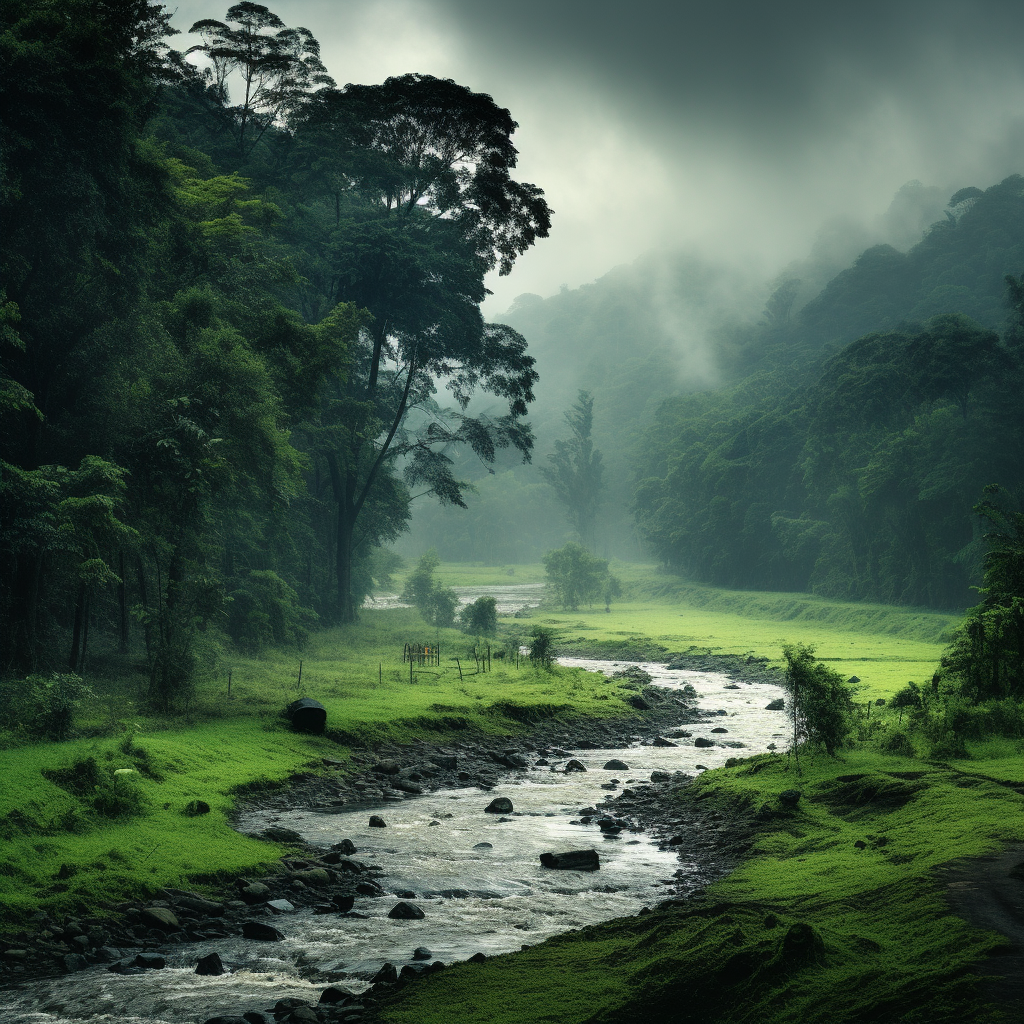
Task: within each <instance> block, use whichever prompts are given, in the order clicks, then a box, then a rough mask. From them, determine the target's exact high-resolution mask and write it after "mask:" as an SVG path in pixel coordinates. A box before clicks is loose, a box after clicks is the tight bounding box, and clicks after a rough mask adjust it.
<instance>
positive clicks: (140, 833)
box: [0, 610, 629, 927]
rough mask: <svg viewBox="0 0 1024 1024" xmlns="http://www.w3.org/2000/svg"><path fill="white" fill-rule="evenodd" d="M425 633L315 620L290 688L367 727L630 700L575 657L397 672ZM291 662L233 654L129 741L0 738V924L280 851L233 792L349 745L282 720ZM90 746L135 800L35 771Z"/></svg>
mask: <svg viewBox="0 0 1024 1024" xmlns="http://www.w3.org/2000/svg"><path fill="white" fill-rule="evenodd" d="M427 639H430V640H434V639H435V634H434V631H433V630H430V629H428V628H426V627H425V626H424V625H423V623H422V620H420V619H419V618H418V616H417V615H416V613H414V612H412V611H408V610H399V611H394V612H366V613H364V616H363V621H362V622H361V623H360V624H359V625H357V626H355V627H352V628H348V629H336V630H330V631H327V632H325V633H323V634H320V635H319V636H318V637H317V638H316V640H315V641H314V643H312V644H311V645H310V649H309V650H308V651H306V652H305V653H304V654H303V660H304V665H303V677H302V678H303V685H302V690H301V693H304V694H308V695H309V696H314V697H316V698H317V699H319V700H320V701H321V702H322V703H323V704H324V705H325V706H326V707H327V710H328V726H329V728H330V729H334V730H338V731H339V732H340V733H342V734H343V735H342V739H344V734H348V735H351V736H357V737H359V738H360V739H361V740H362V741H364V742H367V741H368V742H377V741H385V740H392V741H399V742H402V741H409V740H412V739H415V738H418V737H424V736H427V737H429V738H431V739H435V740H436V739H438V738H442V737H443V736H444V735H445V729H446V728H451V727H456V728H458V727H466V726H468V727H471V728H476V729H479V730H482V731H485V732H513V731H515V730H516V729H518V728H521V726H520V725H519V724H518V722H517V721H515V720H513V719H511V718H509V717H507V716H506V715H504V714H503V713H502V712H501V709H500V708H496V705H499V704H507V705H511V706H514V707H516V708H520V709H523V711H522V712H521V714H522V715H523V717H526V716H529V715H531V714H535V715H539V716H546V715H549V714H552V713H557V712H562V713H566V712H572V713H575V714H584V715H594V716H604V715H609V714H615V713H620V714H621V713H623V712H627V711H628V710H629V709H628V708H626V706H625V705H624V704H623V703H622V702H621V701H620V700H619V699H618V697H617V696H616V693H615V690H613V689H610V688H609V687H608V686H607V685H606V684H605V683H603V682H601V681H598V680H597V677H594V676H591V675H588V674H587V673H583V672H578V671H571V672H568V671H567V672H559V673H555V674H551V673H546V672H538V671H536V670H535V669H533V668H532V667H529V666H528V664H524V666H523V667H522V668H521V669H519V670H516V669H515V668H514V667H510V668H506V667H504V666H500V665H499V664H498V663H497V662H495V663H494V671H493V672H491V673H488V674H486V675H479V676H475V675H469V674H468V670H467V669H465V663H464V670H465V671H466V672H467V675H466V678H465V679H464V680H463V681H460V679H459V674H458V671H457V668H456V667H455V665H454V664H452V663H450V662H448V661H447V655H445V656H444V659H443V663H442V670H441V671H440V673H437V674H435V673H431V672H429V671H424V672H419V671H418V672H417V674H416V677H415V679H416V682H415V684H414V685H412V686H410V685H409V681H408V680H409V675H408V668H404V669H403V667H402V665H401V651H402V645H403V643H404V642H405V641H406V640H408V641H420V642H422V641H425V640H427ZM441 643H442V645H443V648H442V650H443V652H446V651H447V652H450V653H451V654H455V653H456V652H458V653H459V654H462V655H464V654H465V653H466V652H465V648H466V647H467V646H469V644H470V643H471V640H470V639H469V638H467V637H466V636H464V635H463V634H461V633H457V632H455V631H448V632H445V631H442V634H441ZM470 664H471V665H472V661H471V660H470ZM382 666H383V667H382ZM435 671H436V670H435ZM297 677H298V659H297V657H296V656H285V655H280V654H278V655H273V656H271V657H268V658H267V659H265V660H261V661H256V660H246V659H237V660H236V661H235V663H234V665H233V670H232V699H230V700H229V699H228V698H227V694H226V681H225V679H223V678H221V679H218V680H217V681H216V682H213V683H210V684H208V685H207V686H206V687H204V688H203V689H202V690H201V691H200V693H199V694H198V697H197V700H196V702H195V705H194V707H193V711H192V715H193V717H194V718H196V719H198V720H199V721H198V724H192V725H189V724H187V723H182V722H176V721H167V720H160V719H137V716H134V717H135V718H136V719H137V720H138V722H139V724H140V725H141V731H140V732H139V734H138V735H137V737H136V738H135V740H134V743H133V749H132V750H131V751H130V752H126V750H125V749H124V745H123V742H122V740H121V739H119V738H118V737H117V736H110V735H107V736H99V737H96V738H88V739H76V740H71V741H67V742H63V743H43V744H28V745H11V746H10V748H9V749H7V750H5V751H2V752H0V778H2V779H3V786H2V788H0V839H2V840H3V852H2V854H0V901H2V902H3V903H4V904H5V905H6V906H7V907H8V908H9V911H10V913H9V914H8V915H7V916H6V919H5V922H4V923H5V924H6V925H7V926H8V927H10V926H12V925H13V924H16V920H15V919H16V918H17V917H18V916H19V915H21V914H23V913H28V912H30V911H32V910H35V909H38V908H40V907H42V908H46V909H49V908H53V909H55V910H58V911H60V910H65V909H72V908H78V907H81V906H83V905H88V904H90V903H94V902H95V901H96V900H102V899H119V898H125V897H127V896H128V895H130V894H132V893H133V892H137V891H138V889H139V888H140V887H157V886H163V885H181V884H183V883H184V882H185V881H186V880H187V879H188V878H189V877H194V876H196V875H200V876H201V875H209V874H212V873H215V872H220V871H223V872H240V871H243V870H245V869H248V868H251V867H254V866H256V865H259V864H260V863H264V862H268V861H272V860H275V859H277V857H278V856H280V852H281V851H280V849H279V848H278V847H276V846H275V845H274V844H270V843H264V842H259V841H255V840H249V839H245V838H242V837H240V836H239V835H238V833H236V832H234V831H233V830H232V829H231V828H230V826H229V824H228V815H229V812H230V809H231V805H232V795H231V794H232V792H233V791H234V790H235V789H236V788H238V787H245V786H249V785H252V784H253V783H254V782H257V783H260V782H273V781H277V780H282V779H285V778H287V777H288V776H289V775H291V774H293V773H295V772H296V771H299V770H301V769H303V768H308V767H309V766H311V765H312V766H313V767H317V766H319V765H320V763H321V762H320V759H321V758H322V757H324V756H329V757H332V758H340V757H343V756H345V754H346V748H344V747H342V746H339V745H338V744H337V743H335V742H332V741H331V740H330V739H328V738H325V737H308V736H300V735H296V734H294V733H292V732H290V731H289V730H287V729H286V728H285V723H284V721H283V719H282V718H281V716H280V710H281V708H283V707H284V705H285V704H287V703H288V702H289V701H291V700H294V699H295V698H296V697H297V696H299V694H300V691H299V690H298V689H297V685H296V684H297ZM134 685H135V684H134V683H133V681H132V680H131V679H130V678H118V679H114V680H112V681H110V682H109V684H107V685H105V684H103V683H102V682H98V683H96V687H97V690H98V691H99V693H98V696H97V699H96V701H95V702H94V705H93V706H92V707H91V708H89V709H86V712H85V714H84V715H83V723H84V724H85V725H86V726H90V725H91V726H92V727H93V729H94V731H99V730H100V728H101V726H103V724H104V722H107V721H109V720H110V719H111V716H112V714H113V713H116V711H117V710H118V709H119V710H120V711H122V712H124V713H126V714H128V715H131V706H130V704H129V700H130V697H131V696H134V695H135V693H134V689H133V687H134ZM112 709H113V712H112ZM517 713H518V712H517ZM439 729H440V731H438V730H439ZM8 741H9V742H10V737H9V736H8ZM89 757H92V758H95V759H96V761H97V763H98V764H99V766H100V768H101V770H102V771H103V772H104V773H107V772H109V771H112V770H114V769H117V768H135V769H136V770H137V775H136V776H135V778H137V779H138V783H139V786H140V788H141V789H142V791H143V793H144V795H145V798H146V800H147V802H148V812H147V813H146V814H145V815H143V816H140V817H136V818H132V819H129V820H126V821H110V820H108V819H102V818H97V816H96V815H95V814H94V813H93V812H92V811H91V809H90V806H89V797H90V796H91V794H86V795H85V796H84V797H78V796H75V795H74V794H72V793H69V792H67V791H65V789H63V788H61V787H60V786H58V785H56V784H55V783H54V782H52V781H50V780H48V779H47V778H46V777H45V776H44V775H43V774H42V773H43V771H44V770H45V771H53V770H54V769H57V770H60V769H63V768H67V767H69V766H72V765H74V764H75V763H76V762H79V761H82V760H83V759H85V758H89ZM196 799H201V800H205V801H206V802H207V803H209V804H210V805H211V808H212V811H211V813H210V814H209V815H204V816H202V817H187V816H185V815H183V814H182V810H183V808H184V807H185V805H186V804H187V803H189V801H191V800H196ZM69 830H70V831H69ZM62 864H69V865H76V866H77V867H78V872H77V873H76V874H75V875H74V876H73V877H71V878H67V879H57V878H56V877H55V876H56V875H57V873H58V872H59V871H60V867H61V865H62Z"/></svg>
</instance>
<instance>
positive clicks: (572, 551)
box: [544, 543, 619, 611]
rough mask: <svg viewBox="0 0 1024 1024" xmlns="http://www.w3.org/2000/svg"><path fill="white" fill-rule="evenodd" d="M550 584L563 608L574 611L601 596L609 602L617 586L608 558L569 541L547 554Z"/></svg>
mask: <svg viewBox="0 0 1024 1024" xmlns="http://www.w3.org/2000/svg"><path fill="white" fill-rule="evenodd" d="M544 568H545V569H546V570H547V581H548V585H549V586H550V587H551V589H552V590H553V591H554V593H555V595H556V596H557V598H558V601H559V602H560V603H561V605H562V607H563V608H567V609H569V610H570V611H575V610H576V609H577V608H579V606H580V605H581V604H588V605H592V604H593V603H594V601H596V600H598V599H600V598H601V597H602V596H604V597H605V598H606V603H607V604H609V605H610V604H611V598H612V597H613V596H614V593H615V591H617V590H618V589H619V588H618V581H617V580H615V577H613V576H612V575H611V573H609V571H608V560H607V559H605V558H595V557H594V556H593V555H592V554H591V553H590V552H589V551H588V550H587V549H586V548H585V547H583V545H582V544H575V543H569V544H566V545H565V547H563V548H559V549H558V550H556V551H549V552H548V553H547V554H546V555H545V556H544Z"/></svg>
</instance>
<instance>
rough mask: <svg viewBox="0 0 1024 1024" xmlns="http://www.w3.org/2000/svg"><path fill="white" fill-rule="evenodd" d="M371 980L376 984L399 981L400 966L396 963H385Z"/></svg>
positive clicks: (388, 983) (389, 983)
mask: <svg viewBox="0 0 1024 1024" xmlns="http://www.w3.org/2000/svg"><path fill="white" fill-rule="evenodd" d="M370 981H371V982H373V984H374V985H382V984H383V985H393V984H394V983H395V982H396V981H398V968H397V967H395V965H394V964H384V965H383V966H382V967H381V969H380V970H379V971H378V972H377V973H376V974H375V975H374V976H373V977H372V978H371V979H370Z"/></svg>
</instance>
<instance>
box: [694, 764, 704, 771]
mask: <svg viewBox="0 0 1024 1024" xmlns="http://www.w3.org/2000/svg"><path fill="white" fill-rule="evenodd" d="M693 767H694V768H696V769H698V770H699V771H702V772H706V771H707V770H708V766H707V765H706V764H695V765H694V766H693Z"/></svg>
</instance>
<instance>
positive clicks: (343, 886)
mask: <svg viewBox="0 0 1024 1024" xmlns="http://www.w3.org/2000/svg"><path fill="white" fill-rule="evenodd" d="M732 661H733V664H730V665H729V666H728V667H726V666H725V665H723V664H722V661H721V660H720V659H715V660H714V663H713V665H712V664H708V663H707V659H701V664H700V665H699V666H697V665H694V664H692V663H687V664H685V665H678V666H677V665H676V664H675V663H673V665H672V667H685V668H691V667H693V668H698V670H702V671H716V672H723V671H724V672H727V673H728V674H729V675H730V676H731V677H732V678H733V679H748V680H749V681H758V682H762V681H771V682H776V681H777V678H776V677H771V678H765V676H764V675H763V674H762V671H763V665H762V664H761V663H759V662H755V661H754V660H753V659H749V660H746V661H744V660H743V659H732ZM623 675H624V677H625V679H624V681H625V683H626V685H627V686H631V687H632V688H633V689H634V690H635V693H634V694H633V695H632V696H631V697H630V698H629V702H630V703H631V704H632V705H633V707H634V708H635V714H634V715H630V716H628V717H624V718H616V719H610V720H606V721H593V720H585V721H581V720H571V721H564V720H561V719H557V718H553V719H549V720H546V721H542V722H539V723H536V724H534V725H533V726H532V728H531V729H530V731H529V733H528V734H527V735H526V736H524V737H520V738H518V739H515V740H511V739H509V738H507V737H506V738H502V737H491V736H483V735H480V734H478V733H474V734H472V735H468V734H467V737H466V739H465V740H460V741H456V742H449V743H444V744H428V743H417V744H413V745H411V746H406V747H398V746H386V747H383V748H380V749H377V750H374V751H372V752H371V751H360V752H358V753H355V754H353V755H352V757H351V759H350V760H349V761H346V762H343V761H336V760H331V759H324V764H323V769H322V770H321V772H319V773H304V774H300V775H298V776H295V777H293V778H292V779H291V780H289V782H288V783H287V784H286V785H284V786H282V787H280V788H276V789H273V790H269V791H267V790H264V791H262V792H258V793H252V794H249V795H247V796H243V797H242V798H241V799H240V800H239V802H238V806H237V809H236V813H237V818H236V820H240V819H243V818H244V819H245V820H246V822H247V823H252V822H254V821H258V822H259V824H261V825H262V826H264V827H262V828H259V829H258V831H256V832H255V833H254V834H257V835H258V836H260V837H261V838H264V839H267V840H270V841H274V842H280V843H283V844H286V845H288V846H289V847H291V848H292V850H293V851H294V852H293V853H292V854H291V855H289V856H286V857H284V858H283V859H282V860H281V861H280V862H279V863H278V864H277V865H275V868H274V870H273V871H271V872H270V873H268V874H266V875H264V876H262V877H243V878H236V879H234V880H232V881H231V882H229V883H224V884H222V885H221V886H220V887H219V888H220V891H219V892H215V893H213V894H212V895H200V894H197V893H194V892H187V891H184V890H178V889H165V890H162V891H161V892H160V893H159V894H158V897H159V898H156V899H151V900H145V901H132V902H128V903H123V904H118V905H117V906H114V907H109V908H104V909H105V912H104V913H103V914H102V915H97V916H82V917H80V918H77V919H73V920H68V919H65V920H61V921H56V920H53V919H51V918H49V917H47V916H46V915H44V914H39V915H38V916H37V919H36V921H35V922H34V924H35V929H34V930H33V931H32V932H23V933H19V934H18V935H15V936H12V937H10V938H8V939H7V940H6V941H5V943H4V945H5V946H6V949H5V950H4V951H3V952H2V960H3V963H4V965H5V970H4V972H3V975H2V976H3V977H5V979H6V980H7V981H8V982H10V983H14V984H17V983H19V982H28V981H34V980H39V979H41V978H46V977H53V976H56V975H60V974H67V973H73V972H75V971H79V970H83V969H85V968H87V967H90V966H92V965H97V964H101V965H106V966H107V969H109V970H111V971H115V972H117V973H120V974H137V973H142V972H143V971H147V970H153V969H160V968H162V967H164V966H165V965H166V963H167V958H168V957H173V958H174V959H175V960H180V959H181V953H182V950H181V946H182V944H188V943H196V942H208V941H210V940H214V941H215V940H217V939H219V938H224V939H227V938H229V937H231V936H239V935H241V936H244V937H247V938H252V939H260V940H263V941H267V942H273V941H275V940H279V939H281V938H283V936H282V934H281V932H280V931H279V930H278V928H277V924H278V923H280V918H281V917H282V916H283V915H286V914H289V913H292V912H293V911H295V910H298V909H312V910H313V912H314V913H326V914H348V915H352V914H353V911H352V906H353V904H354V901H355V899H356V898H357V897H373V896H381V895H385V894H386V892H387V890H386V888H385V885H384V884H382V883H383V881H384V874H383V869H381V868H380V867H378V866H377V865H366V864H364V863H362V862H360V861H359V860H358V859H357V853H358V851H357V850H356V848H355V847H354V845H353V844H352V843H351V841H349V840H344V841H343V842H341V843H338V844H335V845H334V846H333V847H332V848H331V849H330V850H326V851H325V850H323V849H320V848H315V847H311V846H308V845H306V844H305V843H304V842H303V841H302V837H301V836H300V835H298V833H295V832H292V831H291V830H289V829H286V828H282V827H280V826H278V825H275V824H274V817H275V815H276V813H277V812H281V811H286V810H289V809H293V808H302V809H316V810H318V811H319V812H321V813H332V812H340V811H345V812H350V811H353V810H358V809H359V808H360V807H365V808H366V809H367V813H370V811H371V810H375V811H379V813H380V814H381V815H386V806H387V804H388V803H390V802H397V801H402V800H405V799H407V798H409V797H413V796H416V795H419V794H422V793H425V792H429V791H434V790H438V789H445V788H456V787H466V786H477V787H479V788H480V789H481V790H484V791H486V790H488V789H490V788H492V787H493V786H495V785H497V784H498V782H499V775H505V776H506V777H507V773H509V772H515V773H523V774H525V773H528V772H530V771H537V770H548V771H571V770H574V765H573V762H572V761H571V760H570V758H571V754H570V752H569V750H566V749H564V748H566V747H568V748H571V749H607V748H620V747H625V746H628V744H629V743H630V742H636V741H637V740H639V741H640V743H641V744H645V743H646V744H650V743H657V744H662V745H664V744H670V743H672V740H671V739H668V738H666V737H664V736H663V735H662V733H664V732H670V731H671V730H672V728H673V727H674V728H677V729H678V727H680V726H681V725H685V724H687V723H697V722H701V721H706V720H707V719H708V718H712V717H714V716H715V715H716V714H717V712H715V711H698V710H697V709H696V708H695V707H694V703H695V700H694V698H695V694H694V693H693V692H692V691H691V692H687V690H686V689H684V690H682V691H669V690H665V689H662V688H659V687H652V686H647V685H644V684H645V680H644V678H643V673H637V672H636V670H629V671H628V672H625V673H623ZM576 764H578V762H577V763H576ZM579 767H580V768H582V765H580V766H579ZM688 779H689V777H688V776H685V775H683V774H681V773H678V772H677V773H673V774H669V773H667V772H654V773H653V774H652V778H651V781H650V783H646V784H644V785H642V786H637V785H633V786H631V787H629V788H625V789H622V790H621V791H620V790H618V788H617V786H615V787H611V788H612V789H613V790H614V791H610V792H609V794H608V796H607V797H606V798H605V801H604V802H603V803H602V807H601V809H599V808H583V809H581V812H580V813H581V819H580V820H581V821H584V822H585V823H586V822H588V821H593V822H595V823H597V824H598V825H599V826H600V828H601V829H602V831H611V832H612V833H613V834H614V833H615V832H618V831H627V830H628V831H642V830H646V831H648V832H651V833H652V834H654V835H655V836H656V837H657V838H658V840H659V843H660V845H661V846H662V848H672V847H679V849H680V850H681V851H682V850H683V849H685V850H686V858H687V861H688V863H689V864H690V865H691V866H690V867H689V868H688V869H687V870H683V869H680V870H679V871H677V872H676V878H675V881H674V884H672V885H671V886H669V887H667V888H666V893H665V895H666V896H667V897H673V898H677V899H678V898H683V897H689V896H692V895H694V894H695V893H696V892H697V891H699V889H700V888H703V887H704V886H706V885H707V884H709V883H710V881H713V880H714V879H715V878H718V877H721V876H722V875H723V874H725V873H727V872H728V871H729V870H731V868H732V867H733V866H734V864H735V863H736V860H737V859H738V857H739V856H741V855H742V853H743V852H744V851H745V850H746V848H747V847H748V846H749V842H750V837H751V835H752V828H751V827H750V823H745V822H742V821H739V820H728V821H726V820H723V818H722V816H720V815H719V814H718V813H717V812H716V811H714V810H712V809H707V810H702V809H700V808H697V807H694V806H691V805H685V804H684V803H683V802H682V801H680V799H679V796H678V789H679V787H680V786H681V785H684V784H685V783H686V782H687V781H688ZM254 812H258V813H255V814H254ZM587 812H589V814H588V813H587ZM694 864H696V865H697V870H696V871H694V870H693V865H694ZM393 895H397V896H398V897H399V898H400V899H413V898H415V896H414V894H412V893H402V892H397V893H394V894H393ZM406 906H412V910H411V913H413V914H414V913H415V910H416V908H415V906H414V905H408V904H404V903H402V904H399V905H398V907H396V908H395V910H398V909H399V908H401V907H406ZM394 913H395V911H394V910H393V911H392V914H394ZM423 952H424V960H423V962H422V963H417V964H407V965H406V966H405V967H403V968H402V970H401V972H399V971H398V970H397V969H396V968H395V967H394V966H393V965H391V964H385V966H384V967H383V968H382V969H381V971H380V972H378V974H377V975H376V976H375V977H374V978H372V979H370V980H372V982H373V983H374V985H373V989H372V991H370V992H367V993H365V994H363V995H360V996H356V995H353V994H351V993H349V992H346V991H345V990H344V989H342V988H336V987H334V986H331V985H328V987H326V988H325V990H324V993H323V994H322V995H321V997H320V1000H319V1002H318V1003H317V1004H316V1005H312V1006H311V1005H310V1004H308V1003H306V1002H305V1001H302V1000H294V999H286V1000H281V1001H279V1002H278V1004H276V1005H275V1006H274V1007H273V1008H271V1009H268V1010H267V1011H266V1012H265V1013H254V1012H249V1013H248V1014H246V1015H245V1016H244V1017H243V1016H238V1017H231V1016H219V1017H216V1018H211V1024H213V1022H216V1024H241V1022H242V1021H243V1020H245V1021H248V1024H268V1022H270V1021H287V1022H289V1024H300V1022H306V1024H313V1022H319V1024H333V1022H335V1021H348V1022H351V1024H356V1022H358V1021H360V1020H361V1019H362V1018H363V1015H364V1014H366V1013H368V1012H370V1010H371V1009H372V1007H373V1004H374V1003H375V1002H377V1001H378V1000H380V999H381V998H386V996H387V995H388V994H389V993H390V992H391V991H393V990H394V986H395V985H403V984H407V983H409V982H410V981H412V980H414V979H415V978H416V977H418V976H419V975H421V974H422V973H425V972H430V971H434V970H440V969H442V968H443V967H444V964H442V963H441V962H440V961H433V962H428V961H429V957H430V954H429V951H423ZM477 958H483V954H482V953H481V954H477V957H474V958H471V959H477ZM224 971H225V968H224V966H223V964H222V963H221V962H220V958H219V957H218V955H217V954H215V953H214V954H211V955H210V956H207V957H205V958H203V959H202V960H200V961H199V963H198V965H197V973H207V974H220V973H223V972H224ZM314 973H316V972H314ZM309 980H315V978H313V977H312V976H311V977H310V979H309ZM322 980H324V981H325V982H327V981H332V980H333V981H341V980H342V979H341V978H330V977H327V976H324V977H323V978H322Z"/></svg>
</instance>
